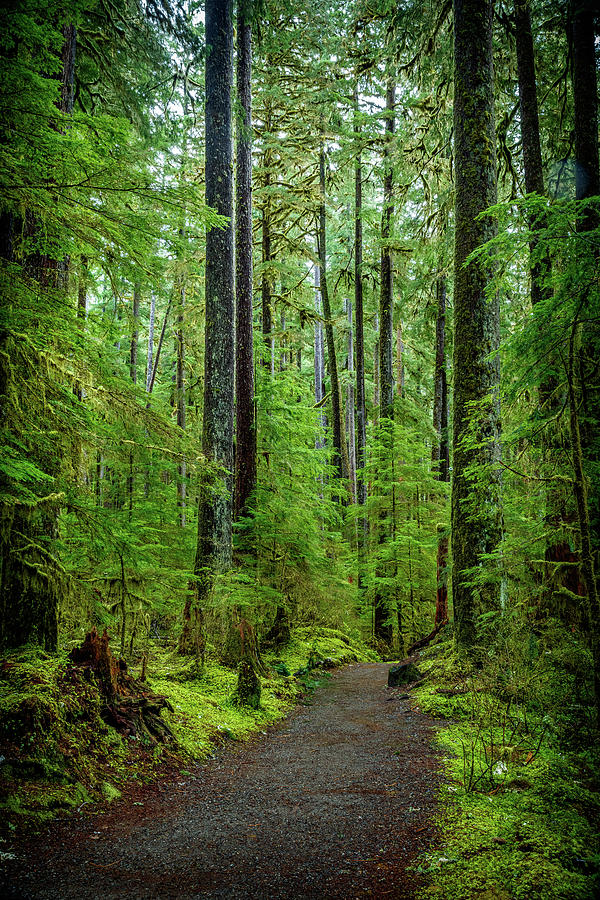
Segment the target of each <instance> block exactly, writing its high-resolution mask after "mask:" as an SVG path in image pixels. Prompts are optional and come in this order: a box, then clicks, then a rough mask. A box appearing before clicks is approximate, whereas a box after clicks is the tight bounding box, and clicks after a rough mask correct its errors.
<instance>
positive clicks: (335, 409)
mask: <svg viewBox="0 0 600 900" xmlns="http://www.w3.org/2000/svg"><path fill="white" fill-rule="evenodd" d="M319 184H320V189H321V204H320V207H319V234H318V238H319V239H318V247H319V267H320V270H321V272H320V278H321V300H322V303H323V317H324V319H325V336H326V339H327V367H328V369H329V378H330V381H331V416H332V420H333V421H332V432H333V434H332V437H333V464H334V466H335V468H336V469H337V471H338V475H339V477H340V478H344V477H345V476H346V474H347V472H348V464H347V458H348V451H347V449H346V448H345V447H344V437H343V422H342V402H341V395H340V382H339V377H338V367H337V359H336V355H335V339H334V334H333V320H332V317H331V304H330V302H329V290H328V284H327V244H326V235H325V224H326V215H325V147H324V146H323V144H321V150H320V153H319Z"/></svg>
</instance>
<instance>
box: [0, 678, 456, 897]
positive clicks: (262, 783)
mask: <svg viewBox="0 0 600 900" xmlns="http://www.w3.org/2000/svg"><path fill="white" fill-rule="evenodd" d="M387 672H388V666H386V665H382V664H360V665H354V666H349V667H347V668H344V669H342V670H340V671H337V672H334V673H333V675H332V677H331V679H329V680H328V681H327V683H326V684H324V685H323V686H322V687H319V688H318V689H317V690H316V692H315V694H314V697H313V701H312V703H311V704H310V705H309V706H303V707H300V708H299V709H297V710H296V711H295V712H294V713H293V714H292V715H291V716H290V718H288V719H287V720H286V721H284V722H283V723H281V724H279V725H276V726H274V727H273V728H271V729H270V730H269V732H268V734H266V735H265V734H260V735H258V736H257V737H256V738H254V739H253V740H251V741H250V742H249V743H248V744H243V745H240V744H237V745H235V746H232V745H230V746H229V747H227V749H225V750H223V751H220V752H219V753H218V755H217V757H216V758H215V759H213V760H211V761H210V762H209V763H207V764H205V765H202V766H199V767H197V768H196V769H195V770H194V772H193V773H192V775H191V776H190V775H185V776H183V775H182V776H181V777H180V778H178V779H177V780H176V781H174V782H172V783H170V784H164V783H163V784H162V785H161V786H160V787H161V790H160V791H157V790H156V789H155V790H154V791H149V792H148V795H147V796H146V797H142V800H143V801H144V802H143V803H140V800H139V798H138V802H137V803H135V804H134V803H133V802H132V800H131V799H130V800H129V802H128V800H127V798H126V797H124V798H123V799H122V800H120V801H117V802H116V803H114V804H113V805H112V806H111V807H110V809H109V811H108V812H107V813H106V814H104V815H100V816H89V815H84V813H85V807H84V809H83V810H82V811H81V813H80V814H79V815H76V816H74V817H73V818H72V819H71V820H70V821H67V822H64V823H61V824H58V825H55V826H53V827H52V828H51V829H50V830H49V831H48V833H46V834H42V835H40V836H39V837H37V838H35V839H32V840H29V841H28V842H27V843H26V844H24V845H23V846H20V847H19V846H17V847H16V848H15V852H16V853H17V859H15V860H14V861H13V862H12V863H10V864H9V870H8V871H7V872H5V875H4V877H5V878H6V877H8V878H9V879H10V882H9V884H8V885H5V888H4V893H3V894H2V896H8V897H12V898H22V900H29V898H31V900H33V898H57V900H58V898H60V900H69V898H77V900H92V898H93V900H97V898H103V900H108V898H128V900H138V898H139V900H141V898H154V900H162V898H173V900H174V898H178V900H188V898H190V900H191V898H223V900H225V898H227V900H235V898H247V900H301V898H317V897H319V898H322V900H328V898H332V900H333V898H336V900H352V898H366V897H371V898H386V900H400V898H409V897H413V896H414V890H415V885H416V876H415V874H414V873H413V872H407V871H406V867H407V865H408V864H410V863H411V862H412V861H414V859H415V856H416V854H417V853H418V852H419V851H421V850H423V849H424V848H426V847H427V845H428V843H429V842H430V841H431V840H432V838H433V835H434V833H435V829H434V825H433V821H432V819H433V815H434V813H435V809H436V800H435V798H436V789H437V786H438V785H439V779H440V775H439V773H438V761H437V760H436V757H435V755H434V753H433V752H432V750H431V747H430V741H431V737H432V731H433V723H432V721H431V720H429V719H427V718H426V717H425V716H423V715H422V714H421V713H420V712H418V711H417V710H415V709H412V708H411V705H410V703H409V701H408V700H407V699H399V697H401V696H402V693H401V690H400V691H398V690H393V691H392V690H390V689H388V688H387V687H386V683H387ZM1 881H2V879H1V877H0V888H1V887H2V884H1Z"/></svg>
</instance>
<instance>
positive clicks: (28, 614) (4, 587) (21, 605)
mask: <svg viewBox="0 0 600 900" xmlns="http://www.w3.org/2000/svg"><path fill="white" fill-rule="evenodd" d="M62 33H63V45H62V52H61V69H60V81H61V92H60V98H59V100H58V102H57V106H58V108H59V110H60V111H61V112H63V113H64V114H66V115H70V114H71V112H72V111H73V77H74V68H75V52H76V37H77V35H76V30H75V27H74V26H73V25H66V26H65V27H64V28H63V32H62ZM25 220H26V222H27V226H26V230H28V232H29V234H34V233H35V232H36V231H37V229H38V228H39V225H38V223H37V222H36V221H35V219H34V217H33V216H32V215H31V213H29V212H26V214H25ZM16 224H17V222H16V221H15V219H14V217H13V216H12V215H9V214H4V215H3V216H2V226H3V233H2V234H1V235H0V246H1V247H2V250H3V253H4V259H5V260H6V261H7V262H8V261H11V262H12V261H13V253H14V242H15V240H16V237H17V235H16V227H15V226H16ZM57 249H60V248H57ZM25 268H26V270H27V271H28V274H29V275H30V276H31V277H32V278H33V279H35V281H37V283H38V285H39V288H40V290H41V291H48V292H53V291H61V292H65V291H66V289H67V284H68V271H69V259H68V257H63V258H62V259H61V258H59V257H58V256H51V255H49V254H48V253H35V254H34V255H33V256H32V257H31V258H30V259H28V260H26V262H25ZM7 324H8V326H9V327H6V328H2V329H1V332H2V333H1V336H0V341H1V344H2V348H1V349H2V351H3V352H2V353H1V354H0V397H2V398H3V402H2V404H0V426H1V427H2V428H3V429H4V428H5V427H6V426H7V425H8V423H7V422H6V421H5V417H6V416H8V415H10V413H9V412H8V409H7V407H8V403H5V402H4V401H5V399H8V398H9V397H10V396H11V394H12V393H13V390H14V389H13V388H12V387H11V384H10V382H11V380H12V378H13V377H14V376H13V374H12V370H11V366H10V365H7V364H6V362H5V358H6V359H7V360H9V359H10V358H11V356H12V350H11V346H10V342H11V336H10V323H7ZM13 349H14V348H13ZM24 396H25V395H24ZM21 402H23V403H24V400H22V401H21ZM23 413H27V410H26V409H24V408H22V410H21V414H23ZM7 430H8V428H7ZM59 454H60V449H59V447H57V448H56V449H55V450H54V451H53V453H52V454H48V453H47V451H42V452H40V451H39V449H38V448H37V447H33V448H31V450H30V454H29V455H30V458H31V461H32V462H34V463H35V464H36V465H37V466H38V467H39V468H40V469H41V470H42V471H44V472H45V474H46V475H49V476H51V477H52V478H54V477H56V476H57V475H58V473H59V471H60V467H61V464H62V460H61V459H60V456H59ZM40 493H43V494H45V495H46V497H45V499H40V500H38V502H37V503H35V504H31V505H30V504H24V503H20V502H18V501H17V502H16V503H8V504H7V503H5V502H2V503H1V504H0V506H1V508H0V514H1V519H2V528H1V529H0V560H1V565H0V651H3V650H6V649H11V648H13V647H19V646H21V645H23V644H28V643H30V644H37V645H39V646H41V647H43V648H45V649H46V650H50V651H53V650H56V648H57V645H58V611H59V604H60V601H61V599H62V597H63V596H64V593H65V583H64V575H63V570H62V568H61V566H60V565H59V564H58V561H57V559H56V557H55V556H54V546H55V541H56V539H57V538H58V535H59V528H58V521H59V513H60V506H59V502H58V501H57V499H56V495H55V493H54V491H53V490H52V488H51V487H49V485H48V483H44V485H43V487H42V486H41V485H40Z"/></svg>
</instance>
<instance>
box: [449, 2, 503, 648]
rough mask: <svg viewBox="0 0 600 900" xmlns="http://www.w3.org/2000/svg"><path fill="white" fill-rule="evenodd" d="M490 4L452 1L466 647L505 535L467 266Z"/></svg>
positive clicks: (480, 202) (489, 354)
mask: <svg viewBox="0 0 600 900" xmlns="http://www.w3.org/2000/svg"><path fill="white" fill-rule="evenodd" d="M492 12H493V2H492V0H454V135H455V152H454V160H455V172H456V207H455V222H456V227H455V256H454V407H453V424H454V430H453V435H454V438H453V449H454V455H453V458H454V469H453V480H452V559H453V573H452V589H453V598H454V618H455V634H456V641H457V645H458V647H459V649H463V650H466V651H471V650H474V648H475V644H476V642H477V640H478V629H477V617H478V615H479V614H480V613H482V612H484V611H490V610H493V609H498V608H499V607H500V582H499V578H498V573H497V572H494V571H492V569H493V565H492V564H491V563H490V562H489V559H488V560H486V559H485V555H486V554H490V553H494V552H495V551H497V549H498V547H499V544H500V540H501V536H502V509H501V496H500V475H499V471H498V469H499V466H498V463H499V459H500V405H499V398H498V385H499V377H500V363H499V357H498V347H499V342H500V324H499V322H500V319H499V302H498V297H497V296H494V297H492V298H491V299H490V298H489V297H488V296H487V288H488V285H489V283H490V280H491V277H492V272H491V271H490V265H489V263H488V262H487V261H486V260H484V259H479V260H478V261H476V262H472V263H470V264H469V265H467V266H466V265H465V262H466V259H467V257H468V256H469V254H470V253H471V252H472V251H473V250H475V249H476V248H477V247H479V246H480V245H481V244H482V243H484V242H485V241H487V240H489V239H490V238H492V237H493V236H494V234H495V231H496V229H495V223H494V220H493V219H491V218H489V217H483V218H480V214H481V213H482V212H483V211H484V210H485V209H486V208H487V207H488V206H491V205H492V204H493V203H495V202H496V197H497V194H496V151H495V146H496V134H495V128H494V88H493V85H494V80H493V62H492ZM474 573H476V575H477V577H475V575H474Z"/></svg>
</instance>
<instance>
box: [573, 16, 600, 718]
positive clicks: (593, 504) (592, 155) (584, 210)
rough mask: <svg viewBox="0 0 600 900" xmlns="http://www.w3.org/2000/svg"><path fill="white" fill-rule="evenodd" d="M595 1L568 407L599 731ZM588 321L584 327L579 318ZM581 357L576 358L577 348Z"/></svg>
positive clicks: (576, 64) (581, 74) (585, 44)
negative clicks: (579, 280) (580, 284)
mask: <svg viewBox="0 0 600 900" xmlns="http://www.w3.org/2000/svg"><path fill="white" fill-rule="evenodd" d="M595 13H597V4H596V3H594V2H593V0H571V46H572V57H573V106H574V113H575V157H576V177H575V194H576V198H577V200H578V201H581V202H582V203H583V205H582V207H581V208H580V210H579V214H578V219H577V231H578V233H579V234H581V235H584V236H585V237H584V238H580V239H579V241H578V245H579V248H580V251H579V253H580V256H579V257H578V264H579V266H580V269H581V273H582V275H581V277H582V282H583V284H587V285H588V286H587V287H583V288H582V296H581V301H580V305H579V309H578V311H577V314H576V316H575V318H574V322H573V325H572V331H571V339H570V346H569V373H568V375H569V377H568V387H569V409H570V426H571V457H572V462H573V469H574V474H575V479H574V491H575V501H576V505H577V512H578V519H579V530H580V535H581V570H582V574H583V577H584V581H585V586H586V588H587V595H588V604H589V621H590V631H591V633H590V643H591V648H592V656H593V664H594V693H595V705H596V725H597V727H598V728H599V729H600V600H599V590H600V588H599V585H598V572H599V571H600V487H599V484H598V477H597V474H595V473H596V472H597V470H598V465H599V461H600V446H599V442H598V433H597V432H598V422H599V421H600V383H599V381H600V379H599V374H598V357H599V355H600V338H599V335H598V326H597V324H596V322H597V319H595V317H596V316H597V310H596V306H597V303H596V304H595V305H594V302H595V298H596V294H595V291H594V288H593V287H590V286H591V285H593V284H594V279H597V272H598V262H599V260H600V242H598V240H596V241H595V242H594V243H593V242H592V241H591V240H590V239H589V237H588V232H591V231H593V230H594V229H597V228H598V227H599V226H600V217H599V214H598V209H597V207H596V206H594V205H592V204H587V203H585V202H584V201H585V200H587V198H588V197H595V196H598V194H600V161H599V151H598V85H597V73H596V57H595V47H596V37H597V35H596V29H595V20H594V14H595ZM580 318H582V319H585V320H586V326H585V328H582V327H581V324H580V322H579V319H580ZM576 350H577V351H578V356H579V359H577V360H575V351H576Z"/></svg>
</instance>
